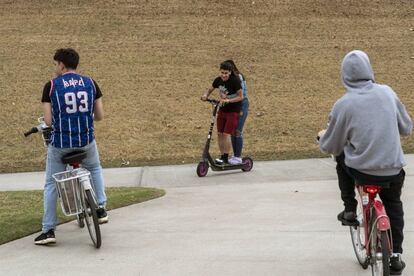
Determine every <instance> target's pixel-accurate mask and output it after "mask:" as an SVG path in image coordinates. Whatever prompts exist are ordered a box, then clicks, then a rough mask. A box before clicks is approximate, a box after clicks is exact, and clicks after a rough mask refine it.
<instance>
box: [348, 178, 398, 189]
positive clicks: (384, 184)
mask: <svg viewBox="0 0 414 276" xmlns="http://www.w3.org/2000/svg"><path fill="white" fill-rule="evenodd" d="M355 184H356V185H357V186H378V187H381V188H389V187H390V184H391V181H384V182H377V181H375V182H372V181H361V180H358V179H356V180H355Z"/></svg>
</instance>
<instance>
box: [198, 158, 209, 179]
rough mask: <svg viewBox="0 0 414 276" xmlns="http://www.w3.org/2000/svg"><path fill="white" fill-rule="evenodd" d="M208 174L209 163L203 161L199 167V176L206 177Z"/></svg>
mask: <svg viewBox="0 0 414 276" xmlns="http://www.w3.org/2000/svg"><path fill="white" fill-rule="evenodd" d="M207 172H208V163H207V162H206V161H202V162H200V163H198V165H197V175H198V176H199V177H203V176H206V175H207Z"/></svg>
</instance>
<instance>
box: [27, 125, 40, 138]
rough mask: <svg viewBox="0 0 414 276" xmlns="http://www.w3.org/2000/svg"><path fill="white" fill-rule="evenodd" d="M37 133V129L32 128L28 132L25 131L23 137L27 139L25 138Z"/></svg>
mask: <svg viewBox="0 0 414 276" xmlns="http://www.w3.org/2000/svg"><path fill="white" fill-rule="evenodd" d="M37 132H39V130H38V129H37V127H32V128H31V129H30V130H29V131H26V132H25V133H24V137H27V136H29V135H31V134H33V133H37Z"/></svg>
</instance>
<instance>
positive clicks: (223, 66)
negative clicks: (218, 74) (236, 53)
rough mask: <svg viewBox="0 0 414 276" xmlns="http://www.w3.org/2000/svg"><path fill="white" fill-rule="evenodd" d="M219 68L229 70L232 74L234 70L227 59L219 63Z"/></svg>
mask: <svg viewBox="0 0 414 276" xmlns="http://www.w3.org/2000/svg"><path fill="white" fill-rule="evenodd" d="M220 69H221V70H227V71H230V72H231V74H232V75H234V70H233V65H231V63H230V62H228V61H224V62H222V63H221V64H220Z"/></svg>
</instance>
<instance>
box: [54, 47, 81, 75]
mask: <svg viewBox="0 0 414 276" xmlns="http://www.w3.org/2000/svg"><path fill="white" fill-rule="evenodd" d="M53 59H54V60H56V61H60V62H62V63H63V64H64V65H65V67H66V68H68V69H74V70H75V69H76V68H77V67H78V64H79V54H78V53H77V52H76V51H75V50H73V49H72V48H66V49H64V48H61V49H57V50H56V52H55V55H54V56H53Z"/></svg>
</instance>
